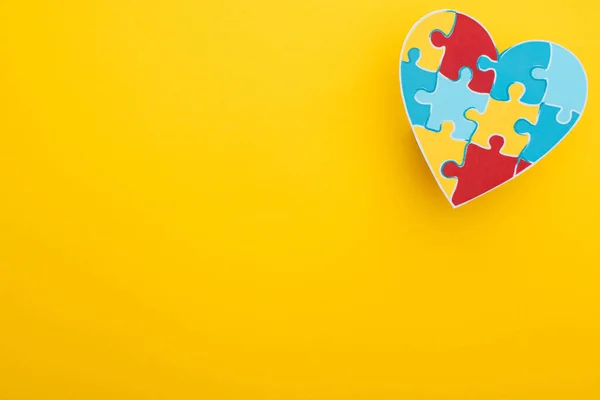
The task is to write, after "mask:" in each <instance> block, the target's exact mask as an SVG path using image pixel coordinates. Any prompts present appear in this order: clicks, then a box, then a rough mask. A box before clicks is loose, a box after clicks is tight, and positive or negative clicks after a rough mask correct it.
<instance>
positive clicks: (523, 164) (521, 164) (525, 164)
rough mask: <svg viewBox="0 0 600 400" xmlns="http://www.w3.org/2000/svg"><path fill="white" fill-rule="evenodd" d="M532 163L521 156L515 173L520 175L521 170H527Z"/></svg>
mask: <svg viewBox="0 0 600 400" xmlns="http://www.w3.org/2000/svg"><path fill="white" fill-rule="evenodd" d="M531 165H532V164H531V163H530V162H527V161H525V160H523V159H522V158H519V162H518V164H517V168H516V169H515V175H519V174H520V173H521V172H523V171H525V170H526V169H527V168H529V167H530V166H531Z"/></svg>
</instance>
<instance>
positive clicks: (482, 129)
mask: <svg viewBox="0 0 600 400" xmlns="http://www.w3.org/2000/svg"><path fill="white" fill-rule="evenodd" d="M508 92H509V96H510V101H498V100H494V99H493V98H492V99H490V101H489V103H488V106H487V109H486V110H485V112H483V113H479V112H477V110H467V112H466V113H465V116H466V117H467V119H470V120H473V121H475V122H477V128H476V129H475V133H474V134H473V136H472V137H471V142H472V143H474V144H477V145H479V146H481V147H484V148H487V147H488V143H489V139H490V137H491V136H492V135H494V134H500V135H502V136H503V137H504V140H505V143H504V147H503V148H502V150H501V153H502V154H504V155H507V156H515V157H517V156H518V155H519V154H521V151H523V149H524V148H525V146H526V145H527V143H528V141H529V137H528V136H527V135H522V134H520V133H518V132H516V131H515V123H516V122H517V120H519V119H522V118H525V119H527V120H529V121H531V122H533V123H535V122H536V121H537V116H538V110H539V106H530V105H527V104H523V103H522V102H520V101H519V99H520V98H521V95H522V94H523V93H524V92H525V87H524V86H523V85H522V84H520V83H514V84H512V85H511V86H510V87H509V88H508Z"/></svg>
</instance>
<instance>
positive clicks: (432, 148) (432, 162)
mask: <svg viewBox="0 0 600 400" xmlns="http://www.w3.org/2000/svg"><path fill="white" fill-rule="evenodd" d="M413 128H414V130H415V135H416V136H417V140H418V141H419V145H420V146H421V150H422V151H423V154H424V155H425V158H426V159H427V162H428V163H429V166H430V167H431V169H432V170H433V174H434V176H435V178H436V179H437V181H438V183H439V184H440V186H441V187H442V190H443V191H444V193H446V196H448V198H450V197H452V193H454V189H455V188H456V184H457V182H458V181H457V180H456V179H455V178H446V177H445V176H444V175H442V164H444V163H445V162H446V161H456V163H457V164H459V165H460V164H462V162H463V159H464V157H465V151H466V147H467V142H465V141H459V140H454V139H452V138H451V137H450V135H451V134H452V132H454V123H453V122H450V121H446V122H443V123H442V130H441V132H433V131H430V130H428V129H426V128H424V127H422V126H417V125H415V126H414V127H413Z"/></svg>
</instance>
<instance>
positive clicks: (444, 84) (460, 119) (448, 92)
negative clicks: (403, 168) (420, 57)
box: [415, 67, 490, 141]
mask: <svg viewBox="0 0 600 400" xmlns="http://www.w3.org/2000/svg"><path fill="white" fill-rule="evenodd" d="M472 77H473V72H472V71H471V69H470V68H468V67H463V68H461V70H460V71H459V78H458V80H456V81H453V80H450V79H448V78H446V77H445V76H443V75H442V74H438V79H437V85H436V88H435V91H431V92H427V91H425V90H419V91H418V92H417V94H416V95H415V100H417V101H418V102H419V103H423V104H429V105H431V115H430V116H429V119H428V120H427V124H426V125H425V127H426V128H427V129H429V130H432V131H435V132H440V131H441V129H442V122H444V121H452V122H454V128H455V129H454V132H453V133H452V138H453V139H455V140H462V141H468V140H469V139H470V138H471V136H472V135H473V133H474V132H475V129H476V128H477V124H476V123H475V122H473V121H471V120H468V119H467V118H466V117H465V112H466V111H467V110H468V109H470V108H474V109H475V110H477V111H479V112H480V113H483V112H484V111H485V108H486V106H487V103H488V100H489V98H490V96H489V95H488V94H482V93H477V92H473V91H472V90H471V89H469V87H468V86H467V85H468V84H469V82H470V81H471V78H472Z"/></svg>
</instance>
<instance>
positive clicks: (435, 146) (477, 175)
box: [400, 10, 588, 207]
mask: <svg viewBox="0 0 600 400" xmlns="http://www.w3.org/2000/svg"><path fill="white" fill-rule="evenodd" d="M587 86H588V85H587V77H586V74H585V70H584V69H583V66H582V65H581V63H580V62H579V60H578V59H577V57H575V56H574V55H573V54H572V53H571V52H570V51H568V50H567V49H565V48H564V47H562V46H560V45H557V44H554V43H551V42H547V41H540V40H535V41H526V42H523V43H520V44H517V45H515V46H512V47H510V48H509V49H507V50H504V51H503V52H500V53H499V52H498V50H497V48H496V46H495V44H494V41H493V40H492V38H491V36H490V34H489V33H488V32H487V31H486V29H485V28H484V27H482V26H481V24H479V23H478V22H477V21H476V20H474V19H473V18H471V17H469V16H467V15H465V14H462V13H459V12H456V11H451V10H440V11H435V12H432V13H430V14H428V15H426V16H425V17H423V18H422V19H421V20H419V21H418V22H417V23H416V24H415V25H414V26H413V28H412V29H411V31H410V32H409V33H408V36H407V37H406V40H405V41H404V45H403V47H402V60H401V63H400V87H401V92H402V97H403V100H404V106H405V108H406V112H407V114H408V118H409V120H410V123H411V125H412V128H413V132H414V134H415V137H416V140H417V143H418V145H419V147H420V149H421V151H422V152H423V155H424V157H425V159H426V160H427V163H428V164H429V168H430V169H431V171H432V173H433V175H434V176H435V179H436V180H437V182H438V184H439V186H440V188H441V189H442V191H443V192H444V194H445V195H446V197H447V198H448V200H449V201H450V203H451V204H452V206H453V207H458V206H460V205H463V204H465V203H467V202H469V201H471V200H473V199H475V198H477V197H479V196H481V195H483V194H485V193H488V192H489V191H491V190H492V189H494V188H496V187H498V186H500V185H502V184H504V183H506V182H508V181H509V180H511V179H513V178H514V177H516V176H518V175H519V174H520V173H521V172H523V171H524V170H525V169H526V168H529V167H531V165H533V164H535V163H536V162H538V161H539V160H541V159H542V158H543V157H544V156H546V155H547V154H548V153H549V152H550V151H551V150H552V149H554V148H555V147H556V146H557V145H558V143H560V141H561V140H563V139H564V138H565V137H566V136H567V134H568V133H569V132H570V131H571V130H572V129H573V127H574V126H575V124H576V123H577V122H578V121H579V119H580V118H581V115H582V113H583V110H584V108H585V104H586V101H587Z"/></svg>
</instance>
